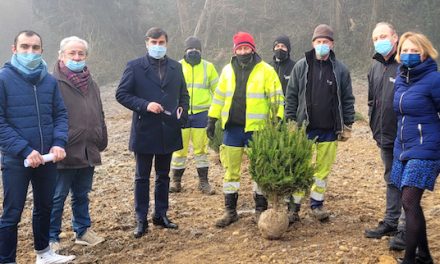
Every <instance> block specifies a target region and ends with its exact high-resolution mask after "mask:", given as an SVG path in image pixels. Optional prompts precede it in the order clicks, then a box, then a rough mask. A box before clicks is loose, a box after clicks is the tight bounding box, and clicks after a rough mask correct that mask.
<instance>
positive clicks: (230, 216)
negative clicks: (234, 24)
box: [207, 32, 284, 227]
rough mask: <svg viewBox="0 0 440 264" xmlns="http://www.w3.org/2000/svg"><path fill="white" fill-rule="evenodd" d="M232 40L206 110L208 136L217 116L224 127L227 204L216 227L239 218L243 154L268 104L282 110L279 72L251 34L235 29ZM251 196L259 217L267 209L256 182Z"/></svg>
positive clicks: (282, 101)
mask: <svg viewBox="0 0 440 264" xmlns="http://www.w3.org/2000/svg"><path fill="white" fill-rule="evenodd" d="M233 42H234V56H233V57H232V60H231V62H230V63H229V64H228V65H226V66H225V67H224V68H223V71H222V73H221V75H220V78H219V83H218V86H217V88H216V90H215V93H214V98H213V101H212V105H211V107H210V109H209V113H208V116H209V121H208V127H207V134H208V137H209V138H212V137H214V132H215V122H216V121H217V119H221V124H222V128H223V129H224V137H223V145H222V146H221V150H220V157H221V160H222V164H223V166H224V168H225V170H226V173H225V176H224V178H223V192H224V195H225V207H226V208H225V214H224V215H223V217H222V218H220V219H219V220H218V221H217V222H216V226H217V227H226V226H228V225H230V224H232V223H233V222H235V221H237V220H238V215H237V200H238V190H239V188H240V168H241V162H242V155H243V152H244V147H245V146H247V145H248V142H249V140H251V138H252V133H253V132H254V131H258V130H260V129H261V128H262V127H264V125H265V124H266V119H267V117H268V115H269V114H270V105H271V104H275V105H276V107H277V110H278V113H277V116H278V117H279V118H283V114H284V113H283V112H284V96H283V91H282V88H281V83H280V80H279V78H278V75H277V73H276V72H275V70H274V69H273V67H272V66H270V65H269V64H267V63H265V62H264V61H262V59H261V58H260V56H259V55H258V54H257V53H256V51H255V42H254V38H253V37H252V35H250V34H249V33H246V32H238V33H237V34H235V35H234V37H233ZM254 200H255V215H256V220H257V221H258V218H259V215H260V214H261V212H263V211H264V210H266V209H267V200H266V198H265V197H264V195H263V193H262V192H261V190H259V188H258V186H257V185H256V184H254Z"/></svg>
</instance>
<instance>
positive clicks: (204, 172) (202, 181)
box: [197, 167, 215, 195]
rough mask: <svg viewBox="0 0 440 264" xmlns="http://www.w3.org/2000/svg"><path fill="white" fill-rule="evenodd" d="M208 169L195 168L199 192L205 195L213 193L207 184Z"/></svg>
mask: <svg viewBox="0 0 440 264" xmlns="http://www.w3.org/2000/svg"><path fill="white" fill-rule="evenodd" d="M208 169H209V168H208V167H203V168H197V173H198V174H199V190H200V191H201V192H202V193H203V194H206V195H212V194H214V193H215V191H214V190H213V189H211V185H209V182H208Z"/></svg>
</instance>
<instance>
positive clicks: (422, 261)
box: [416, 250, 434, 264]
mask: <svg viewBox="0 0 440 264" xmlns="http://www.w3.org/2000/svg"><path fill="white" fill-rule="evenodd" d="M416 264H434V261H433V260H432V257H431V255H430V254H429V253H428V255H422V254H420V252H419V251H418V250H417V252H416Z"/></svg>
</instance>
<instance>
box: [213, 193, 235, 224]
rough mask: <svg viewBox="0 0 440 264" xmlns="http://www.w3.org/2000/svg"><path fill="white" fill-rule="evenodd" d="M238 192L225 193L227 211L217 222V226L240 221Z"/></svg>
mask: <svg viewBox="0 0 440 264" xmlns="http://www.w3.org/2000/svg"><path fill="white" fill-rule="evenodd" d="M237 200H238V193H226V194H225V213H224V215H223V216H222V218H220V219H218V220H217V222H216V223H215V226H216V227H220V228H223V227H227V226H228V225H230V224H232V223H234V222H237V221H238V214H237Z"/></svg>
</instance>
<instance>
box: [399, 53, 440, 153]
mask: <svg viewBox="0 0 440 264" xmlns="http://www.w3.org/2000/svg"><path fill="white" fill-rule="evenodd" d="M394 89H395V93H394V111H395V112H396V113H397V118H398V124H397V125H398V127H397V137H396V141H395V143H394V157H398V158H399V159H400V160H409V159H429V160H438V159H440V73H439V72H437V63H436V62H435V61H434V60H432V59H431V58H428V59H426V60H425V61H424V62H423V63H421V64H419V65H418V66H416V67H415V68H412V69H411V70H408V68H406V67H405V66H401V67H400V69H399V77H398V78H397V79H396V83H395V87H394Z"/></svg>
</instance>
